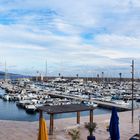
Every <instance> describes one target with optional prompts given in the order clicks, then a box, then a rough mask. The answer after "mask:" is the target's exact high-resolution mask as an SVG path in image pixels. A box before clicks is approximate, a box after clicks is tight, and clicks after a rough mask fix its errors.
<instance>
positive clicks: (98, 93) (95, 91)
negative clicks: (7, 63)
mask: <svg viewBox="0 0 140 140" xmlns="http://www.w3.org/2000/svg"><path fill="white" fill-rule="evenodd" d="M135 85H136V87H137V90H135V96H134V97H135V99H134V108H135V109H137V108H139V107H140V103H139V100H138V99H139V98H137V97H139V82H136V83H135ZM0 87H1V90H0V93H1V94H0V97H1V100H0V104H1V105H2V108H4V109H1V110H6V106H7V109H9V110H7V111H5V112H7V113H9V112H10V111H12V110H13V109H14V111H13V112H15V113H14V114H13V116H12V115H11V116H8V115H7V116H8V117H6V113H5V112H2V114H3V115H1V118H0V119H10V120H23V121H25V120H26V121H36V120H37V119H38V108H39V107H41V106H43V105H46V106H54V105H60V106H61V105H69V104H85V105H87V106H93V107H97V109H95V111H94V114H95V115H97V114H105V113H109V112H110V111H111V109H112V107H116V108H117V109H118V111H128V110H131V103H132V101H131V90H130V87H131V82H128V81H125V82H121V83H120V82H119V81H118V82H115V81H114V82H111V83H106V82H100V83H97V82H96V81H84V80H83V79H80V78H78V79H72V80H70V79H64V78H54V79H50V80H48V81H47V82H43V81H34V80H32V79H29V78H20V79H15V80H7V81H5V80H1V82H0ZM126 97H127V100H126ZM12 107H13V108H12ZM11 114H12V112H11ZM18 114H20V115H18ZM75 115H76V114H75V113H70V114H69V115H67V114H59V115H56V116H55V117H56V118H64V117H74V116H75ZM81 115H82V116H86V115H88V112H82V113H81ZM45 118H46V119H48V118H49V117H48V116H47V115H45Z"/></svg>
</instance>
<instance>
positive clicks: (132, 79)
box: [131, 60, 134, 123]
mask: <svg viewBox="0 0 140 140" xmlns="http://www.w3.org/2000/svg"><path fill="white" fill-rule="evenodd" d="M131 67H132V78H131V81H132V123H133V121H134V60H132V65H131Z"/></svg>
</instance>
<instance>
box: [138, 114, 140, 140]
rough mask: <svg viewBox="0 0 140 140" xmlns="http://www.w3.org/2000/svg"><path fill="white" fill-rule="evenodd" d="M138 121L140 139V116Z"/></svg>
mask: <svg viewBox="0 0 140 140" xmlns="http://www.w3.org/2000/svg"><path fill="white" fill-rule="evenodd" d="M138 120H139V138H140V114H139V116H138Z"/></svg>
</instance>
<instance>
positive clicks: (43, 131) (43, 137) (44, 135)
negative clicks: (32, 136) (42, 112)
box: [38, 118, 49, 140]
mask: <svg viewBox="0 0 140 140" xmlns="http://www.w3.org/2000/svg"><path fill="white" fill-rule="evenodd" d="M38 140H49V139H48V130H47V126H46V121H45V119H44V118H41V119H40V123H39V134H38Z"/></svg>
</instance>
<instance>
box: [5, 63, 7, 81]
mask: <svg viewBox="0 0 140 140" xmlns="http://www.w3.org/2000/svg"><path fill="white" fill-rule="evenodd" d="M6 81H7V66H6V61H5V82H6Z"/></svg>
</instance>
